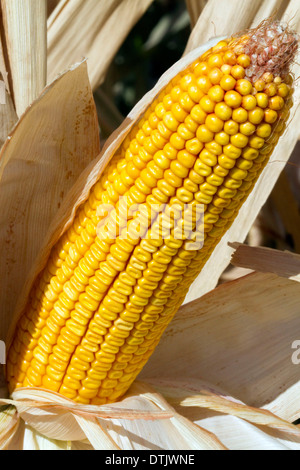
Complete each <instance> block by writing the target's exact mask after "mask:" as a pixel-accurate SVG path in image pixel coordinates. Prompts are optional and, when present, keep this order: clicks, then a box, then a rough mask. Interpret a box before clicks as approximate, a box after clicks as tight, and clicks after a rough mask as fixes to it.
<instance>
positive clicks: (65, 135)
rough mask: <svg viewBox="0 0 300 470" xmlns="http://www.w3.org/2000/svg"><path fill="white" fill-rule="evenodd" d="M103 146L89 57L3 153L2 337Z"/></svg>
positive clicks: (46, 97)
mask: <svg viewBox="0 0 300 470" xmlns="http://www.w3.org/2000/svg"><path fill="white" fill-rule="evenodd" d="M99 151H100V143H99V130H98V122H97V115H96V109H95V104H94V101H93V95H92V91H91V87H90V84H89V81H88V76H87V70H86V63H85V62H84V63H82V64H81V65H78V66H76V67H74V68H73V69H72V70H69V71H68V72H67V73H65V74H64V75H62V76H61V77H59V78H58V79H57V80H56V81H55V82H54V83H52V84H51V85H50V86H49V87H48V88H46V89H45V90H44V92H43V93H42V95H41V96H40V98H39V99H38V100H37V101H36V102H34V103H33V104H32V105H31V107H30V108H29V109H28V110H27V111H26V113H25V114H24V115H23V116H22V118H21V119H20V121H19V122H18V125H17V126H16V128H15V129H14V131H13V132H12V135H11V137H10V138H9V139H8V140H7V141H6V143H5V145H4V146H3V149H2V151H1V154H0V162H1V163H0V188H1V190H0V205H1V208H2V215H1V227H0V238H1V240H2V249H1V257H0V276H1V279H2V289H1V292H0V299H1V302H0V305H1V307H0V338H5V336H6V331H7V327H8V325H9V323H10V322H11V313H12V311H13V310H14V308H15V301H16V299H17V298H18V297H20V293H21V289H22V287H23V284H24V280H25V279H26V277H27V275H28V273H29V270H30V268H31V266H32V263H33V261H34V259H35V257H36V255H37V253H38V251H39V248H40V246H41V244H42V242H43V239H44V237H45V234H46V232H47V230H48V227H49V224H50V222H51V221H52V218H53V216H54V214H56V212H57V210H58V208H59V207H60V205H61V203H62V201H63V199H64V197H65V194H66V193H67V191H68V190H69V189H70V187H71V186H72V185H73V184H74V182H75V181H76V179H77V178H78V176H79V175H80V174H81V172H82V170H83V169H84V168H85V167H86V166H87V165H88V164H89V163H90V162H91V161H92V160H93V158H95V157H96V156H97V155H98V153H99Z"/></svg>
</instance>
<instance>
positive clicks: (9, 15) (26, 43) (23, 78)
mask: <svg viewBox="0 0 300 470" xmlns="http://www.w3.org/2000/svg"><path fill="white" fill-rule="evenodd" d="M1 8H2V13H3V22H4V31H5V37H6V44H7V54H8V58H9V68H10V70H11V75H12V84H13V90H12V96H13V97H14V103H15V107H16V111H17V114H18V116H21V114H23V112H24V111H25V109H26V108H27V107H28V106H29V105H30V104H31V103H32V102H33V101H34V100H35V99H36V98H37V96H38V95H39V94H40V92H41V91H42V90H43V88H44V87H45V85H46V73H47V70H46V67H47V63H46V54H47V38H46V33H47V28H46V19H47V0H35V1H32V0H2V1H1Z"/></svg>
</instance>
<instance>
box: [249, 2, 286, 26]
mask: <svg viewBox="0 0 300 470" xmlns="http://www.w3.org/2000/svg"><path fill="white" fill-rule="evenodd" d="M289 3H290V1H286V0H264V1H262V2H261V5H260V6H259V8H258V10H257V12H256V15H255V17H254V19H253V21H252V23H251V27H253V28H255V27H256V26H257V25H258V24H260V23H261V22H262V21H264V20H265V19H266V18H269V17H272V18H273V19H274V20H280V19H282V20H284V18H283V17H284V14H285V9H286V8H287V6H288V5H289ZM249 26H250V25H249Z"/></svg>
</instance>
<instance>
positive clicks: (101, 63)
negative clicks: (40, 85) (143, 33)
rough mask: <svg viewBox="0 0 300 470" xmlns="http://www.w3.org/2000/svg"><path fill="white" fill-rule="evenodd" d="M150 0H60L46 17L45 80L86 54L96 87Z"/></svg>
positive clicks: (53, 76)
mask: <svg viewBox="0 0 300 470" xmlns="http://www.w3.org/2000/svg"><path fill="white" fill-rule="evenodd" d="M152 1H153V0H143V1H140V0H122V1H120V0H109V1H108V0H106V1H99V0H85V1H84V2H83V1H82V0H61V1H60V3H59V4H58V6H57V8H56V9H55V10H54V11H53V13H52V15H51V16H50V18H49V20H48V81H51V80H53V79H54V78H55V76H56V75H57V74H58V73H61V72H62V71H63V70H65V69H66V68H67V67H68V66H70V65H72V64H73V63H75V62H78V61H80V60H82V58H84V57H86V58H88V69H89V77H90V81H91V85H92V88H93V89H96V88H97V87H98V86H99V85H100V84H101V83H102V81H103V80H104V77H105V74H106V71H107V69H108V67H109V65H110V63H111V61H112V59H113V57H114V56H115V54H116V52H117V51H118V49H119V47H120V46H121V44H122V43H123V41H124V39H125V38H126V36H127V34H128V33H129V31H130V30H131V29H132V27H133V26H134V25H135V23H136V22H137V21H138V19H139V18H140V17H141V16H142V15H143V14H144V12H145V11H146V9H147V8H148V7H149V5H150V4H151V3H152Z"/></svg>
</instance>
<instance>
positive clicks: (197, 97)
mask: <svg viewBox="0 0 300 470" xmlns="http://www.w3.org/2000/svg"><path fill="white" fill-rule="evenodd" d="M296 49H297V38H296V36H295V34H294V33H291V32H290V31H289V30H288V29H287V28H285V27H283V26H281V25H280V24H278V23H271V22H269V21H268V22H265V23H263V24H262V25H261V26H260V27H259V28H258V29H256V30H253V31H249V32H247V33H245V34H242V35H241V36H239V37H236V38H230V39H228V40H224V41H220V42H219V43H218V44H217V45H216V46H215V47H213V48H212V49H210V50H209V51H207V52H206V53H205V54H204V55H203V56H201V57H200V58H199V59H198V60H196V61H195V62H194V63H192V64H191V65H190V66H189V67H188V69H186V70H184V71H183V72H181V73H180V74H179V75H177V76H176V77H175V78H174V79H173V80H172V81H171V83H169V85H168V86H167V87H166V88H165V89H164V90H163V91H162V92H161V93H160V95H159V96H158V97H157V98H156V99H155V100H154V102H153V103H152V104H151V105H150V106H149V108H148V110H147V111H146V113H145V115H144V116H143V117H142V118H141V119H140V120H139V122H138V123H137V124H136V125H135V126H134V127H133V128H132V130H131V132H130V134H129V136H128V137H127V138H126V139H125V141H124V142H123V144H122V146H121V148H120V149H119V150H118V151H117V152H116V154H115V155H114V157H113V158H112V160H111V162H110V163H109V165H108V166H107V168H106V169H105V171H104V173H103V174H102V176H101V178H100V180H99V181H98V182H97V183H96V184H95V185H94V187H93V188H92V189H91V191H90V194H89V198H88V200H87V201H86V202H85V203H84V204H83V205H82V206H81V207H80V208H79V209H78V211H77V213H76V217H75V220H74V222H73V224H72V226H71V227H70V228H69V229H68V230H67V231H66V233H65V234H64V235H63V236H62V238H61V239H60V241H59V242H58V243H57V244H56V246H55V247H54V248H53V250H52V252H51V255H50V258H49V260H48V263H47V265H46V267H45V269H44V270H43V272H42V273H41V274H40V275H39V278H38V279H37V280H36V282H35V285H34V286H33V288H32V291H31V294H30V298H29V301H28V304H27V307H26V309H25V311H24V313H23V315H22V316H21V318H20V320H19V322H18V324H17V327H16V330H15V334H14V337H13V340H12V343H11V346H10V348H9V352H8V358H7V370H6V373H7V380H8V384H9V388H10V391H11V392H12V391H13V390H14V389H16V388H19V387H43V388H45V389H49V390H53V391H55V392H59V393H61V394H62V395H64V396H66V397H69V398H71V399H73V400H75V401H77V402H79V403H85V404H89V403H92V404H98V405H101V404H105V403H109V402H113V401H116V400H118V399H119V398H120V397H121V396H123V395H124V394H125V393H126V391H127V390H128V388H129V387H130V385H131V384H132V382H133V381H134V379H135V378H136V376H137V375H138V374H139V372H140V371H141V369H142V368H143V366H144V365H145V363H146V362H147V360H148V359H149V357H150V356H151V354H152V353H153V351H154V349H155V347H156V345H157V344H158V342H159V340H160V338H161V335H162V333H163V331H164V330H165V328H166V326H167V325H168V324H169V322H170V321H171V319H172V318H173V316H174V315H175V313H176V311H177V310H178V308H179V306H180V305H181V304H182V302H183V300H184V298H185V296H186V294H187V291H188V289H189V286H190V285H191V283H192V282H193V281H194V279H195V278H196V277H197V276H198V274H199V273H200V271H201V269H202V268H203V266H204V264H205V263H206V261H207V260H208V259H209V257H210V255H211V253H212V251H213V250H214V248H215V247H216V245H217V244H218V242H219V241H220V239H221V238H222V236H223V235H224V233H225V232H226V231H227V230H228V228H229V227H230V225H231V224H232V223H233V221H234V219H235V217H236V216H237V214H238V212H239V209H240V207H241V205H242V204H243V202H244V201H245V200H246V198H247V196H248V195H249V193H250V192H251V190H252V189H253V187H254V185H255V182H256V180H257V179H258V177H259V175H260V174H261V171H262V169H263V168H264V166H265V165H266V164H267V162H268V161H269V158H270V155H271V154H272V151H273V149H274V147H275V145H276V143H277V141H278V139H279V137H280V135H281V134H282V133H283V132H284V130H285V126H286V122H287V119H288V116H289V109H290V107H291V105H292V91H293V88H292V83H293V79H292V76H291V75H290V74H289V66H290V64H291V63H292V61H293V59H294V56H295V53H296ZM123 196H126V198H127V202H128V204H129V207H131V206H133V205H135V204H143V207H144V208H145V214H144V218H143V217H142V219H140V220H142V223H141V225H142V228H143V230H142V232H143V234H144V236H140V237H135V236H134V230H135V227H136V226H135V225H133V224H132V222H133V220H129V221H128V220H127V219H126V218H124V217H122V215H121V211H120V197H123ZM162 204H163V205H169V207H171V208H173V209H174V211H173V212H172V214H173V215H172V216H171V217H170V213H169V217H166V216H167V215H168V214H166V213H161V214H157V215H156V219H155V220H154V223H152V224H149V218H148V217H147V216H148V215H149V212H150V211H151V208H153V207H154V206H156V205H158V206H159V205H162ZM185 204H189V205H190V207H192V208H195V207H196V205H197V204H202V205H203V209H204V217H203V218H202V219H201V223H200V228H199V217H198V216H197V215H195V213H194V212H193V211H192V212H191V213H190V217H189V219H188V220H186V219H185V220H184V221H183V220H181V216H180V210H181V209H182V208H183V206H184V205H185ZM103 205H109V207H114V208H115V210H112V211H110V212H109V213H108V217H103V214H102V215H99V211H98V209H99V207H100V208H101V207H102V206H103ZM176 210H177V212H176ZM169 212H170V211H169ZM178 214H179V215H178ZM107 220H108V223H107ZM104 221H105V224H104ZM124 221H125V222H124ZM183 225H185V228H187V231H188V233H189V234H192V233H193V231H194V230H195V228H198V229H199V230H198V234H199V233H200V234H202V238H201V236H200V238H201V240H200V242H201V243H200V245H201V248H200V246H199V249H197V250H194V249H193V250H191V249H190V248H189V243H190V240H189V239H188V236H185V237H181V238H180V237H178V236H177V235H178V234H177V231H178V229H179V228H180V227H181V228H182V226H183ZM115 226H116V227H117V233H116V236H112V233H113V229H112V228H113V227H115ZM166 227H167V228H168V229H169V230H170V232H169V233H170V236H169V237H165V236H164V228H166ZM154 235H155V236H154ZM174 294H175V295H174Z"/></svg>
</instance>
